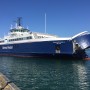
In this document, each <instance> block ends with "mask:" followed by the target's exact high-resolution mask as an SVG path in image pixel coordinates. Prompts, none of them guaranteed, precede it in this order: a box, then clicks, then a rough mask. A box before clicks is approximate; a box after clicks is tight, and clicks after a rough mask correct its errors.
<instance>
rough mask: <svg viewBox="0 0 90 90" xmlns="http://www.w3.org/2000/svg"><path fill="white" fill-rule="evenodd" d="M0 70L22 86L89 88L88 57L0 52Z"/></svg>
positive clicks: (24, 89) (23, 88) (27, 88)
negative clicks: (0, 54) (73, 58)
mask: <svg viewBox="0 0 90 90" xmlns="http://www.w3.org/2000/svg"><path fill="white" fill-rule="evenodd" d="M89 53H90V51H89V52H88V54H89ZM0 72H2V73H3V74H4V75H6V76H7V77H8V78H9V79H10V80H11V81H12V82H13V83H15V84H16V85H17V86H18V87H19V88H20V89H21V90H90V61H89V60H69V59H68V60H61V59H44V58H19V57H6V56H0Z"/></svg>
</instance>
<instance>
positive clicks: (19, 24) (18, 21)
mask: <svg viewBox="0 0 90 90" xmlns="http://www.w3.org/2000/svg"><path fill="white" fill-rule="evenodd" d="M21 19H22V17H18V19H17V26H21Z"/></svg>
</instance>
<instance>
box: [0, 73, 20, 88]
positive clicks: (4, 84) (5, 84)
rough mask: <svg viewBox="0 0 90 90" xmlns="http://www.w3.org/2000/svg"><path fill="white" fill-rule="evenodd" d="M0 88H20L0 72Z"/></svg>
mask: <svg viewBox="0 0 90 90" xmlns="http://www.w3.org/2000/svg"><path fill="white" fill-rule="evenodd" d="M0 90H20V89H19V88H18V87H17V86H16V85H15V84H14V83H12V82H11V81H10V80H9V79H8V78H7V77H6V76H5V75H3V74H2V73H0Z"/></svg>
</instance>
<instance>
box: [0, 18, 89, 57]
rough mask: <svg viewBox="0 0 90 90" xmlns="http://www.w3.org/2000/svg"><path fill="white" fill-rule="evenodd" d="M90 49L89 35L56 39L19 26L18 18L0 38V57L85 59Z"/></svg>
mask: <svg viewBox="0 0 90 90" xmlns="http://www.w3.org/2000/svg"><path fill="white" fill-rule="evenodd" d="M87 48H90V33H89V32H88V31H84V32H81V33H79V34H77V35H75V36H73V37H66V38H62V37H58V36H56V35H50V34H47V33H39V32H32V31H31V30H29V29H28V28H24V27H23V26H22V25H21V18H18V20H17V22H16V25H15V27H11V29H10V31H9V32H8V34H7V36H4V37H3V38H0V55H8V56H18V57H47V58H49V57H52V58H54V57H55V58H76V59H77V58H80V59H82V58H85V57H87V55H86V52H85V50H86V49H87Z"/></svg>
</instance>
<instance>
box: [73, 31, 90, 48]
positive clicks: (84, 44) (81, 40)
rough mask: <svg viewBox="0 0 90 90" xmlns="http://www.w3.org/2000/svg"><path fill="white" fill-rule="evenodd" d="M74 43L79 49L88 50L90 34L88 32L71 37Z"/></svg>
mask: <svg viewBox="0 0 90 90" xmlns="http://www.w3.org/2000/svg"><path fill="white" fill-rule="evenodd" d="M72 40H73V42H74V43H76V44H78V45H79V46H80V47H81V49H87V48H90V33H89V32H88V31H84V32H81V33H79V34H77V35H75V36H73V37H72Z"/></svg>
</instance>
